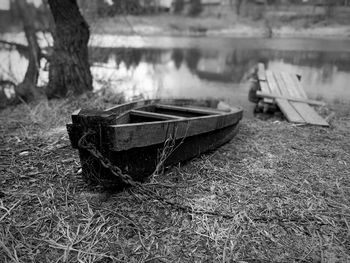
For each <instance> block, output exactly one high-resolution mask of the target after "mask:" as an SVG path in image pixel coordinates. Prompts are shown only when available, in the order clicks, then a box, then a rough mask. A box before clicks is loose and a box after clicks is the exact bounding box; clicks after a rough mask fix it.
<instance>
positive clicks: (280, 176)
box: [0, 98, 350, 262]
mask: <svg viewBox="0 0 350 263" xmlns="http://www.w3.org/2000/svg"><path fill="white" fill-rule="evenodd" d="M110 104H111V103H110V102H108V101H107V102H106V101H103V100H96V98H80V99H78V100H57V101H50V102H42V103H41V104H37V105H29V106H28V105H20V106H17V107H11V108H7V109H5V110H2V111H1V112H0V120H1V123H2V125H1V129H0V135H1V136H0V138H1V139H0V140H1V146H0V147H1V155H0V158H1V162H0V175H1V176H0V182H1V187H0V251H1V253H0V261H1V262H6V261H11V260H12V261H14V262H51V261H57V262H61V261H62V262H78V261H79V262H140V261H141V262H173V261H179V262H202V261H207V262H219V261H220V262H239V261H241V262H257V261H259V262H261V261H265V262H267V261H268V262H293V261H304V262H323V261H325V262H337V261H338V262H346V261H349V260H350V253H349V251H350V242H349V240H350V239H349V233H350V227H349V224H350V198H349V197H350V176H349V165H350V135H349V132H348V130H349V127H350V106H349V105H345V104H334V105H330V106H329V107H328V108H326V109H322V110H321V112H320V113H321V114H322V115H324V116H325V117H326V116H328V117H329V118H330V119H329V121H330V123H331V127H330V128H320V127H312V126H302V127H300V126H295V125H292V124H289V123H287V122H285V121H278V120H268V121H261V120H259V119H253V120H246V119H244V120H243V121H242V125H241V129H240V131H239V133H238V135H237V136H236V137H235V138H234V139H233V140H232V141H231V142H230V143H228V144H226V145H224V146H223V147H221V148H220V149H218V150H217V151H214V152H212V153H209V154H206V155H203V156H201V157H200V158H197V159H194V160H192V161H190V162H188V163H187V164H185V165H181V166H178V167H173V168H172V169H171V170H170V171H168V172H167V173H165V174H164V175H160V176H156V177H153V178H150V179H149V181H148V182H147V183H145V184H144V186H145V188H146V189H148V190H149V191H151V192H153V193H156V194H157V195H159V196H161V197H162V198H164V199H165V200H168V201H170V202H173V203H176V204H178V206H176V207H174V206H169V205H167V204H166V203H164V202H162V201H160V200H159V199H152V198H150V197H149V195H145V194H144V193H143V192H141V191H138V190H137V189H134V188H130V189H128V190H126V191H124V192H119V193H114V192H110V191H108V192H107V191H104V190H103V189H99V188H97V187H92V186H88V185H86V184H85V183H84V182H83V181H82V179H81V178H80V163H79V158H78V155H77V152H76V151H75V150H73V149H72V148H71V147H70V143H69V140H68V137H67V134H66V132H65V130H64V129H63V127H64V124H65V123H66V122H67V121H69V117H70V114H71V112H72V111H73V110H75V109H77V108H80V107H87V106H90V107H91V105H96V107H97V108H103V107H107V106H110ZM181 207H189V208H191V211H187V212H186V210H184V209H181Z"/></svg>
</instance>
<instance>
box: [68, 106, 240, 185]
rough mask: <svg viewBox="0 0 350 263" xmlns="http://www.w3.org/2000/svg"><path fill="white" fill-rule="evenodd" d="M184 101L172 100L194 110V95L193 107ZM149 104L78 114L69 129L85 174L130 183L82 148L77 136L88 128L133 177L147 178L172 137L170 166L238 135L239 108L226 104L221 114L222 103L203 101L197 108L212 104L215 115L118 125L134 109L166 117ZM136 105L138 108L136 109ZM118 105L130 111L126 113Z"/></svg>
mask: <svg viewBox="0 0 350 263" xmlns="http://www.w3.org/2000/svg"><path fill="white" fill-rule="evenodd" d="M156 101H157V103H159V104H164V103H166V101H165V100H156ZM153 102H154V100H153ZM185 102H186V101H185V100H181V101H175V100H172V101H170V103H172V104H174V105H182V106H184V107H185V111H186V110H189V109H190V110H193V108H192V106H191V103H190V100H188V101H187V102H188V103H187V104H189V105H188V106H185V105H186V103H185ZM150 103H151V102H150V101H144V102H137V103H127V104H124V105H119V106H118V107H114V108H112V109H109V110H107V111H94V110H79V111H77V112H75V113H74V116H72V119H73V124H68V125H67V130H68V133H69V137H70V140H71V143H72V146H73V147H75V148H78V149H79V155H80V160H81V165H82V170H83V178H85V179H86V180H88V181H93V182H95V183H99V184H102V185H104V186H108V187H111V186H113V187H115V186H117V187H118V186H120V187H123V186H125V184H124V183H123V181H122V180H121V179H120V178H118V177H117V176H115V175H114V174H113V173H112V172H111V171H110V170H109V169H108V168H106V167H104V166H103V165H102V163H101V161H100V160H99V159H97V158H96V157H95V156H94V155H93V154H91V153H90V152H89V151H88V150H87V149H84V148H80V147H79V145H78V141H79V140H80V138H82V136H83V135H86V131H87V128H89V130H90V128H91V129H92V130H94V131H95V133H94V134H90V135H88V136H87V137H86V139H87V140H88V141H89V142H90V143H93V144H94V145H95V148H96V149H97V150H98V151H100V152H101V153H102V155H103V156H105V157H106V158H108V159H109V160H110V162H111V163H112V164H113V165H115V166H117V167H119V168H120V169H121V171H122V172H123V173H126V174H128V175H130V176H131V177H132V178H133V179H134V180H137V181H143V180H144V179H145V178H146V177H147V176H148V175H150V174H152V172H154V169H155V168H156V166H157V163H158V161H159V154H160V153H161V152H162V150H163V148H164V143H165V142H166V140H167V139H169V137H170V136H171V139H173V140H174V143H175V145H174V148H172V149H173V151H171V153H170V155H169V156H167V158H166V160H165V162H164V165H165V166H167V165H171V164H175V163H177V162H181V161H185V160H188V159H189V158H193V157H195V156H198V155H199V154H201V153H203V152H205V151H208V150H213V149H215V148H216V147H219V146H220V145H222V144H224V143H226V142H228V141H229V140H230V139H232V138H233V136H235V134H236V132H237V126H238V122H239V120H240V119H241V118H242V110H241V109H240V108H231V109H230V111H229V112H225V111H226V110H227V108H226V107H225V111H220V113H217V112H216V110H215V109H216V108H217V107H219V106H218V105H219V103H218V102H213V101H203V103H202V102H201V103H198V104H196V107H198V106H199V107H203V106H208V105H211V106H213V107H214V112H215V114H212V115H208V114H206V115H205V116H201V117H191V118H187V119H174V120H165V121H156V122H154V121H152V122H147V123H135V124H133V123H131V124H120V125H115V124H114V123H116V121H115V120H117V121H118V120H119V119H123V118H124V119H125V118H126V116H129V115H130V113H131V115H132V114H135V113H136V114H142V116H145V117H147V116H149V117H150V118H151V117H152V118H153V117H167V116H165V115H164V114H153V113H152V112H150V111H149V110H152V109H153V110H155V109H156V107H155V106H154V107H153V106H152V104H150ZM131 105H132V106H134V107H135V108H137V109H138V110H132V109H131V108H130V107H131ZM118 108H122V109H128V110H126V112H124V113H123V112H122V111H121V110H120V109H118ZM172 108H173V107H172ZM173 109H174V108H173ZM195 110H198V109H197V108H196V109H195ZM200 110H201V112H203V111H205V112H206V113H208V112H212V111H211V110H208V109H206V110H205V109H204V108H200ZM130 111H131V112H130ZM132 111H133V113H132ZM172 117H173V116H172ZM175 118H176V116H175ZM114 119H115V120H114ZM111 123H113V125H112V124H111ZM89 124H91V127H89ZM130 145H131V147H130Z"/></svg>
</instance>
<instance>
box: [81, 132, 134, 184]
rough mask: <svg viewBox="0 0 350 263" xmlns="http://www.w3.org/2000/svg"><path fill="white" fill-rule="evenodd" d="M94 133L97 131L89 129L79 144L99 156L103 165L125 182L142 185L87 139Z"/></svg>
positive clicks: (96, 156)
mask: <svg viewBox="0 0 350 263" xmlns="http://www.w3.org/2000/svg"><path fill="white" fill-rule="evenodd" d="M94 134H95V132H94V131H93V130H88V131H87V132H85V134H84V135H83V136H82V137H81V138H80V139H79V142H78V146H79V147H80V148H82V149H85V150H87V151H88V152H89V153H91V154H92V155H93V156H94V157H95V158H97V159H98V160H99V161H100V162H101V164H102V165H103V167H105V168H107V169H109V170H110V171H111V172H112V174H114V175H115V176H116V177H118V178H119V179H121V180H122V181H123V182H124V183H126V184H128V185H132V186H140V183H139V182H136V181H135V180H134V179H133V178H132V177H131V176H130V175H128V174H125V173H123V172H122V170H121V169H120V168H119V167H118V166H116V165H114V164H112V162H111V161H110V160H109V159H108V158H106V157H105V156H103V155H102V153H101V152H100V151H98V150H97V149H96V147H95V145H94V144H93V143H91V142H89V141H88V140H87V137H88V136H89V135H94Z"/></svg>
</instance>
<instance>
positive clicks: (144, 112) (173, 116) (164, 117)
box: [130, 110, 183, 120]
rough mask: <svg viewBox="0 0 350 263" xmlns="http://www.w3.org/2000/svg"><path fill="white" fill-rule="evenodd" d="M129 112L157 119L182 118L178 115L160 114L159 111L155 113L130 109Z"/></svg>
mask: <svg viewBox="0 0 350 263" xmlns="http://www.w3.org/2000/svg"><path fill="white" fill-rule="evenodd" d="M130 114H132V115H137V116H142V117H151V118H157V119H159V120H178V119H183V118H181V117H179V116H175V115H169V114H161V113H155V112H150V111H140V110H131V111H130Z"/></svg>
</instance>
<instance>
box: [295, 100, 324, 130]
mask: <svg viewBox="0 0 350 263" xmlns="http://www.w3.org/2000/svg"><path fill="white" fill-rule="evenodd" d="M293 107H294V108H295V109H296V111H297V112H298V113H299V114H300V115H301V116H303V119H304V120H305V121H306V122H307V123H309V124H313V125H320V126H329V124H328V123H327V121H326V120H325V119H323V118H322V117H321V116H320V115H318V113H317V112H316V111H315V110H314V109H313V108H311V107H310V106H309V105H307V104H305V103H301V102H295V103H294V104H293Z"/></svg>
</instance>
